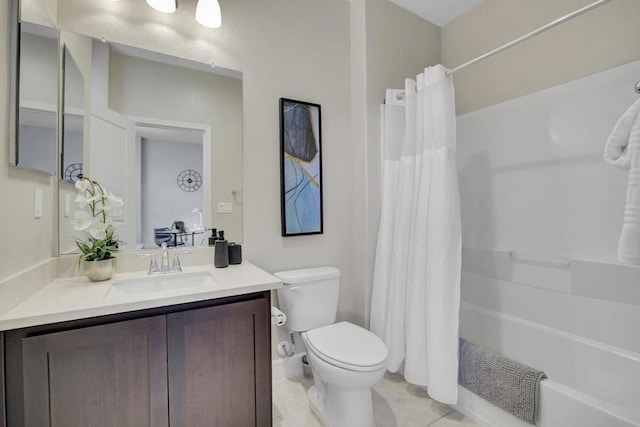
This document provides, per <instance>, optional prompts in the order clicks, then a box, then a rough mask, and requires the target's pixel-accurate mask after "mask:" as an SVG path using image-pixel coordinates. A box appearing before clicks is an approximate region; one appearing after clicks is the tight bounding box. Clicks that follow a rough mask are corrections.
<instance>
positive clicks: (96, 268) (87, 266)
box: [82, 258, 116, 282]
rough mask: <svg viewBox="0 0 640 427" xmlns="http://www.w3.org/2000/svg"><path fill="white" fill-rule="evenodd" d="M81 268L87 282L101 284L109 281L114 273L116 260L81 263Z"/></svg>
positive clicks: (108, 259)
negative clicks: (87, 279)
mask: <svg viewBox="0 0 640 427" xmlns="http://www.w3.org/2000/svg"><path fill="white" fill-rule="evenodd" d="M82 268H83V270H84V273H85V274H86V275H87V277H88V278H89V280H91V281H92V282H102V281H103V280H109V279H111V276H113V273H115V272H116V259H115V258H107V259H104V260H101V261H82Z"/></svg>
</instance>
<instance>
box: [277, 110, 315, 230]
mask: <svg viewBox="0 0 640 427" xmlns="http://www.w3.org/2000/svg"><path fill="white" fill-rule="evenodd" d="M280 185H281V187H280V188H281V190H280V191H281V194H280V198H281V202H282V235H283V236H299V235H305V234H322V231H323V228H322V126H321V121H320V105H318V104H311V103H309V102H302V101H295V100H293V99H286V98H280Z"/></svg>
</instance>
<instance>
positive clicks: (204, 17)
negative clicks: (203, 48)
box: [196, 0, 222, 28]
mask: <svg viewBox="0 0 640 427" xmlns="http://www.w3.org/2000/svg"><path fill="white" fill-rule="evenodd" d="M196 21H198V23H199V24H200V25H204V26H205V27H209V28H220V27H221V26H222V13H221V12H220V3H218V0H198V5H197V6H196Z"/></svg>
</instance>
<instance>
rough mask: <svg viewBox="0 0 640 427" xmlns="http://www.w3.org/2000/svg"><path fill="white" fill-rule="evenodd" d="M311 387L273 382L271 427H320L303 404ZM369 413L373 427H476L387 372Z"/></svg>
mask: <svg viewBox="0 0 640 427" xmlns="http://www.w3.org/2000/svg"><path fill="white" fill-rule="evenodd" d="M312 384H313V381H312V380H308V379H306V378H304V377H302V376H301V377H296V378H292V379H286V378H285V379H281V380H278V381H275V382H274V383H273V426H274V427H322V424H320V422H319V421H318V419H317V418H316V417H315V415H314V414H313V411H312V410H311V408H309V403H308V401H307V389H308V388H309V387H310V386H311V385H312ZM373 412H374V419H375V422H376V426H377V427H427V426H430V427H463V426H466V427H471V426H476V424H474V423H472V422H471V421H469V420H468V419H466V418H465V417H464V416H463V415H462V414H460V413H458V412H456V411H454V410H453V409H451V408H450V407H449V406H447V405H444V404H442V403H439V402H436V401H435V400H432V399H431V398H429V396H428V395H427V393H426V392H425V391H424V390H423V389H422V388H420V387H416V386H414V385H411V384H409V383H407V382H406V381H404V379H403V378H402V376H400V375H397V374H390V373H387V374H386V375H385V377H384V378H383V379H382V381H380V382H379V383H378V384H377V385H376V386H375V387H374V388H373Z"/></svg>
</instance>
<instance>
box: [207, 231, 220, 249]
mask: <svg viewBox="0 0 640 427" xmlns="http://www.w3.org/2000/svg"><path fill="white" fill-rule="evenodd" d="M209 230H211V236H210V237H209V246H213V245H215V244H216V240H218V230H217V229H215V228H210V229H209Z"/></svg>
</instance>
